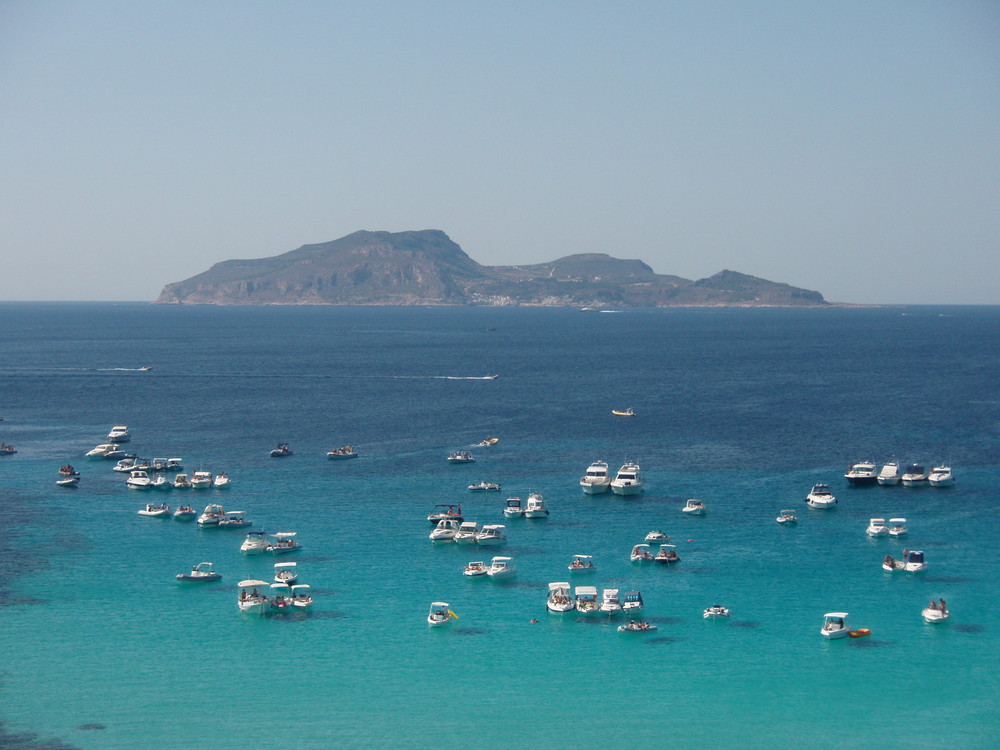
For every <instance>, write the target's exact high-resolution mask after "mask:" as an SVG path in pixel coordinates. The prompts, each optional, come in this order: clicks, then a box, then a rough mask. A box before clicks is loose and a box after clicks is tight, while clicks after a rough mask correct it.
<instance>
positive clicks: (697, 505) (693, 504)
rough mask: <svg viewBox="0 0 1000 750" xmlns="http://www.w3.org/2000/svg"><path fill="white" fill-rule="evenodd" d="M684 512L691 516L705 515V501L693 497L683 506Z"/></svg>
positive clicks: (682, 510)
mask: <svg viewBox="0 0 1000 750" xmlns="http://www.w3.org/2000/svg"><path fill="white" fill-rule="evenodd" d="M681 512H682V513H687V514H688V515H689V516H703V515H705V503H703V502H702V501H701V500H695V499H693V498H692V499H691V500H688V501H687V504H685V506H684V507H683V508H681Z"/></svg>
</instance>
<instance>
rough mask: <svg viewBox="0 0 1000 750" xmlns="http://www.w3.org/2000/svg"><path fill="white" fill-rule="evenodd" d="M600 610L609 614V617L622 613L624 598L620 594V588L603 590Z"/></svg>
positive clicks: (603, 613) (604, 613)
mask: <svg viewBox="0 0 1000 750" xmlns="http://www.w3.org/2000/svg"><path fill="white" fill-rule="evenodd" d="M600 611H601V614H602V615H607V616H608V617H614V616H615V615H619V614H621V612H622V600H621V598H620V597H619V596H618V589H604V590H603V591H602V592H601V607H600Z"/></svg>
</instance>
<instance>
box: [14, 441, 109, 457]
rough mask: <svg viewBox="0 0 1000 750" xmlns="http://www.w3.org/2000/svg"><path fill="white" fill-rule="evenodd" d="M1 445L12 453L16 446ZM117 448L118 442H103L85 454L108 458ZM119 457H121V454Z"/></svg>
mask: <svg viewBox="0 0 1000 750" xmlns="http://www.w3.org/2000/svg"><path fill="white" fill-rule="evenodd" d="M0 445H3V446H4V448H5V449H6V448H9V449H10V451H9V452H10V453H13V452H14V446H12V445H7V444H6V443H0ZM117 450H118V445H117V444H116V443H101V444H100V445H98V446H95V447H93V448H91V449H90V450H89V451H87V452H86V453H84V454H83V455H85V456H86V457H87V458H107V456H108V454H109V453H114V452H115V451H117ZM119 458H121V457H120V456H119Z"/></svg>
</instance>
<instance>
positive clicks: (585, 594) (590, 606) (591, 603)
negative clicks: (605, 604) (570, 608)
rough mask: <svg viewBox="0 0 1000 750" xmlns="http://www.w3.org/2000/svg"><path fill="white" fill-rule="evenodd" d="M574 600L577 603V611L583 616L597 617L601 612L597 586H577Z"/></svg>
mask: <svg viewBox="0 0 1000 750" xmlns="http://www.w3.org/2000/svg"><path fill="white" fill-rule="evenodd" d="M573 598H574V599H575V601H576V611H577V612H579V613H580V614H581V615H596V614H597V613H598V612H599V611H600V608H601V605H600V603H599V602H598V601H597V587H596V586H577V587H576V589H575V591H574V596H573Z"/></svg>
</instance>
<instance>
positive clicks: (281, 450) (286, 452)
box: [271, 443, 292, 458]
mask: <svg viewBox="0 0 1000 750" xmlns="http://www.w3.org/2000/svg"><path fill="white" fill-rule="evenodd" d="M291 455H292V449H291V448H289V447H288V443H278V447H277V448H275V449H273V450H272V451H271V458H287V457H288V456H291Z"/></svg>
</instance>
